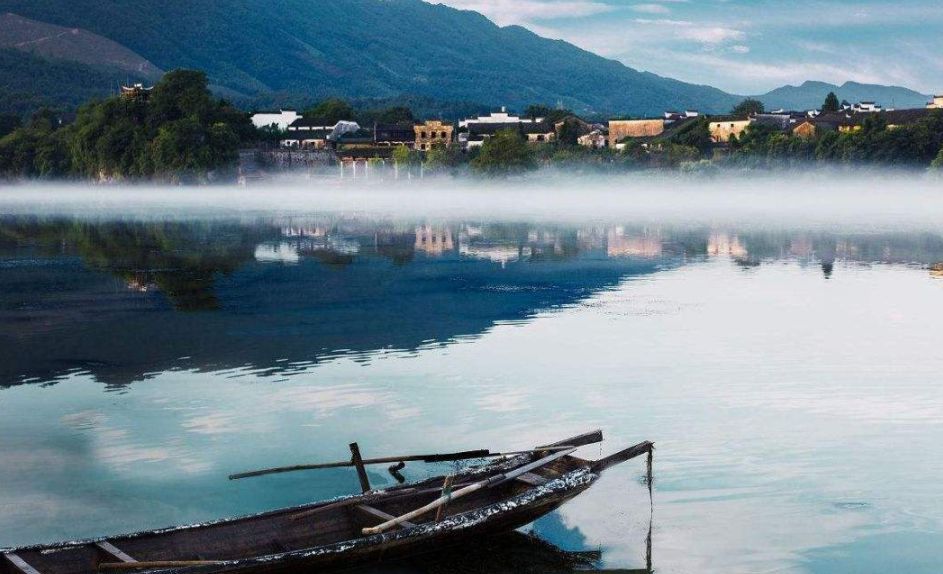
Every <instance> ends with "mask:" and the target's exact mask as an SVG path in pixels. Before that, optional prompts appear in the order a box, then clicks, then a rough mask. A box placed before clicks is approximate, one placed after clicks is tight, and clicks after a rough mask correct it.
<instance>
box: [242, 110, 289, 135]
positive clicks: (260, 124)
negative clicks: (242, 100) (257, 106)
mask: <svg viewBox="0 0 943 574" xmlns="http://www.w3.org/2000/svg"><path fill="white" fill-rule="evenodd" d="M299 119H301V115H300V114H298V112H296V111H295V110H278V111H277V112H256V113H254V114H252V118H251V120H252V125H254V126H255V127H256V128H259V129H262V128H268V127H272V126H275V127H277V128H278V129H280V130H282V131H285V130H287V129H288V126H290V125H291V124H292V123H294V122H295V121H296V120H299Z"/></svg>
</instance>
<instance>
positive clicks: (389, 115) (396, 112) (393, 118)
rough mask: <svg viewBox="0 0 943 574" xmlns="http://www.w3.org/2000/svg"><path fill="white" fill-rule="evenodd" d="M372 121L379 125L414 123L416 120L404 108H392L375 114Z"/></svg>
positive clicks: (407, 109)
mask: <svg viewBox="0 0 943 574" xmlns="http://www.w3.org/2000/svg"><path fill="white" fill-rule="evenodd" d="M374 121H375V122H377V123H381V124H407V123H414V122H415V121H416V118H415V116H413V111H412V110H411V109H409V108H407V107H406V106H393V107H391V108H386V109H385V110H380V111H379V112H377V114H376V117H375V118H374Z"/></svg>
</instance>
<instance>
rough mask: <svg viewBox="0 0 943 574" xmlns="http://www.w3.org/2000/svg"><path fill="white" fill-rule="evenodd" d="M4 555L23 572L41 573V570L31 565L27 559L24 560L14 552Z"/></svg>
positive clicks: (27, 573) (24, 573) (28, 573)
mask: <svg viewBox="0 0 943 574" xmlns="http://www.w3.org/2000/svg"><path fill="white" fill-rule="evenodd" d="M3 557H4V558H6V559H7V561H8V562H9V563H10V564H12V565H13V566H14V567H15V568H16V569H17V570H19V571H20V572H22V573H23V574H40V572H39V570H37V569H35V568H33V567H32V566H30V565H29V564H27V563H26V560H23V559H22V558H20V557H19V556H17V555H16V554H14V553H12V552H8V553H5V554H4V555H3Z"/></svg>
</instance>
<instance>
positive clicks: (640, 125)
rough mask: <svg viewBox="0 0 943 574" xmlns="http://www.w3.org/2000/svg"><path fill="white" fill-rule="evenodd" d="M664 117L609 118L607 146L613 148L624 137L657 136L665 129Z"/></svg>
mask: <svg viewBox="0 0 943 574" xmlns="http://www.w3.org/2000/svg"><path fill="white" fill-rule="evenodd" d="M665 122H666V120H665V119H661V118H659V119H648V120H611V121H610V122H609V147H612V148H615V147H617V146H618V144H620V143H622V140H624V139H626V138H647V137H654V136H659V135H661V134H662V133H663V132H664V131H665Z"/></svg>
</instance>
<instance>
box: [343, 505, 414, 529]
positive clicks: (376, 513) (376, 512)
mask: <svg viewBox="0 0 943 574" xmlns="http://www.w3.org/2000/svg"><path fill="white" fill-rule="evenodd" d="M354 508H356V509H357V510H359V511H361V512H363V513H364V514H369V515H370V516H372V517H374V518H379V519H380V520H382V521H384V522H385V521H387V520H393V519H395V518H396V517H395V516H393V515H392V514H387V513H386V512H383V511H382V510H380V509H379V508H374V507H372V506H367V505H366V504H358V505H357V506H355V507H354ZM399 524H400V526H402V527H403V528H415V527H416V525H415V524H413V523H412V522H409V521H404V522H400V523H399Z"/></svg>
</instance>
